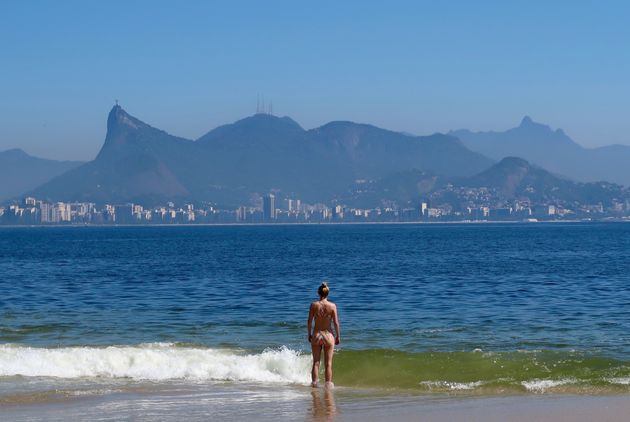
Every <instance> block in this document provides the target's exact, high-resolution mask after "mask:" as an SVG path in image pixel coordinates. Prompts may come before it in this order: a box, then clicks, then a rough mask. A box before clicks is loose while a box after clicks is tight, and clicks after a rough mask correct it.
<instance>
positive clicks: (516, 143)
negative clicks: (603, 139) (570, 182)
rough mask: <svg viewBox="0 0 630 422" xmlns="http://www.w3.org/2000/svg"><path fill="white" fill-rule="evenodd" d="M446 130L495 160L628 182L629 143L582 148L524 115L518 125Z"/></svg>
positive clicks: (572, 175) (581, 178) (570, 175)
mask: <svg viewBox="0 0 630 422" xmlns="http://www.w3.org/2000/svg"><path fill="white" fill-rule="evenodd" d="M449 134H451V135H453V136H456V137H457V138H459V139H461V140H462V142H464V144H465V145H466V146H467V147H468V148H470V149H471V150H473V151H477V152H480V153H482V154H483V155H485V156H487V157H490V158H492V159H495V160H500V159H502V158H504V157H510V156H513V157H521V158H524V159H526V160H528V161H530V162H532V163H534V164H537V165H539V166H542V167H543V168H545V169H547V170H549V171H551V172H554V173H557V174H560V175H563V176H566V177H568V178H571V179H574V180H578V181H582V182H593V181H600V180H606V181H610V182H615V183H621V184H623V185H630V146H626V145H609V146H604V147H599V148H584V147H582V146H581V145H579V144H577V143H576V142H575V141H573V140H572V139H571V138H570V137H568V136H567V135H566V134H565V133H564V131H562V129H557V130H552V129H551V128H550V127H549V126H547V125H543V124H540V123H536V122H534V121H533V120H532V119H531V118H529V117H527V116H526V117H524V118H523V120H522V121H521V124H520V125H519V126H518V127H515V128H513V129H509V130H506V131H504V132H471V131H469V130H466V129H462V130H456V131H451V132H449Z"/></svg>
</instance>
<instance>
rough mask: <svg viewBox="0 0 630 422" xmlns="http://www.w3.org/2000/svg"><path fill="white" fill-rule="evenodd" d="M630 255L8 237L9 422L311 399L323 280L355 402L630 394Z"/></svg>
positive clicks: (574, 240)
mask: <svg viewBox="0 0 630 422" xmlns="http://www.w3.org/2000/svg"><path fill="white" fill-rule="evenodd" d="M629 252H630V225H629V224H624V223H600V224H597V223H580V224H578V223H566V224H563V223H549V224H540V223H539V224H435V225H433V224H420V225H289V226H275V225H270V226H214V227H212V226H180V227H102V228H101V227H49V228H3V229H0V292H1V294H0V405H2V403H4V404H5V405H6V404H10V403H23V402H29V403H30V402H37V401H38V400H53V401H54V400H56V399H58V398H60V397H63V398H67V397H78V396H83V395H86V396H92V395H103V394H104V395H107V394H118V393H121V394H135V393H138V394H140V393H139V392H142V394H147V392H150V394H156V392H158V391H162V390H164V389H166V390H168V391H169V392H172V391H180V390H181V389H183V390H182V391H188V392H190V391H196V392H197V393H199V392H200V391H203V392H204V394H213V393H212V392H214V393H215V394H219V392H220V391H225V389H228V390H231V389H238V388H241V387H243V386H246V387H243V388H242V389H241V391H245V390H247V391H250V389H251V388H254V389H263V390H264V389H267V388H271V389H272V390H270V391H273V392H274V393H273V394H272V396H273V397H275V396H274V394H276V395H277V394H279V393H278V392H279V391H284V393H283V394H289V395H291V394H298V395H300V394H307V392H308V389H306V390H304V388H306V387H304V386H305V385H307V384H308V383H309V381H310V376H309V368H310V355H309V353H310V346H309V344H308V343H307V341H306V340H307V332H306V319H307V312H308V306H309V303H310V302H311V301H312V300H315V299H316V290H317V287H318V286H319V284H320V283H321V281H323V280H327V281H328V282H329V285H330V287H331V294H330V300H332V301H334V302H335V303H337V305H338V308H339V315H340V318H341V327H342V343H341V345H340V346H339V347H338V351H337V353H336V356H335V383H336V384H337V386H338V387H341V388H342V389H343V388H353V389H372V390H376V391H414V392H418V393H421V394H424V393H426V394H438V395H439V394H444V393H448V394H452V393H454V392H457V393H461V394H477V393H481V394H490V395H502V394H514V393H517V394H518V393H532V394H541V393H542V394H552V393H555V392H574V393H589V394H593V393H611V392H624V393H625V392H630V272H629V270H630V253H629ZM200 386H201V387H200ZM239 386H240V387H239ZM199 388H201V390H199ZM190 389H192V390H190ZM264 391H267V392H269V390H264ZM353 391H358V390H353ZM169 394H170V393H169ZM151 397H154V396H151ZM274 400H275V399H274ZM322 400H323V399H322Z"/></svg>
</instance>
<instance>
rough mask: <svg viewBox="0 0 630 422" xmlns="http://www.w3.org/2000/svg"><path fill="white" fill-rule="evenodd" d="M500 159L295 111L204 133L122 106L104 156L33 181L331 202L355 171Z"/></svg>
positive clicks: (76, 189) (467, 169)
mask: <svg viewBox="0 0 630 422" xmlns="http://www.w3.org/2000/svg"><path fill="white" fill-rule="evenodd" d="M491 164H492V161H491V160H490V159H488V158H486V157H484V156H483V155H481V154H479V153H476V152H472V151H470V150H469V149H468V148H466V147H465V146H464V145H463V144H462V142H461V141H460V140H458V139H457V138H455V137H453V136H449V135H442V134H435V135H431V136H410V135H406V134H402V133H399V132H393V131H389V130H385V129H380V128H377V127H375V126H371V125H365V124H357V123H352V122H331V123H328V124H326V125H324V126H321V127H319V128H316V129H311V130H305V129H303V128H302V127H301V126H300V125H299V124H298V123H296V122H295V121H294V120H292V119H290V118H288V117H276V116H272V115H269V114H256V115H253V116H250V117H247V118H245V119H242V120H239V121H237V122H235V123H232V124H228V125H224V126H220V127H218V128H216V129H214V130H212V131H210V132H208V133H207V134H205V135H203V136H202V137H200V138H199V139H197V140H196V141H192V140H188V139H184V138H180V137H177V136H173V135H170V134H168V133H166V132H164V131H162V130H159V129H156V128H154V127H152V126H150V125H148V124H146V123H144V122H142V121H140V120H139V119H137V118H135V117H133V116H131V115H129V114H128V113H127V112H126V111H124V110H123V109H122V108H121V107H120V106H115V107H114V108H113V109H112V110H111V112H110V113H109V116H108V119H107V135H106V137H105V142H104V144H103V147H102V148H101V150H100V152H99V153H98V155H97V157H96V158H95V159H94V160H93V161H90V162H88V163H85V164H83V165H81V166H79V167H77V168H75V169H72V170H70V171H68V172H67V173H65V174H63V175H61V176H58V177H56V178H54V179H52V180H51V181H49V182H48V183H45V184H43V185H42V186H40V187H38V188H37V189H35V190H34V191H33V192H32V194H33V195H35V196H36V197H40V198H54V199H55V200H64V201H75V200H78V201H92V202H97V203H102V202H110V203H112V202H113V203H117V202H139V203H144V204H156V203H160V202H162V203H163V202H164V201H166V200H197V201H208V200H210V201H213V202H216V203H218V204H221V205H226V206H234V205H239V204H244V203H248V202H249V201H250V199H251V198H252V196H255V195H260V194H264V193H267V192H269V191H280V192H282V193H283V194H284V195H292V196H296V197H299V198H302V199H304V200H307V201H326V200H329V199H331V198H332V197H333V196H335V195H337V194H340V193H343V192H345V191H346V190H347V188H348V186H350V185H351V184H352V183H354V182H355V181H356V180H357V179H369V180H371V179H379V178H382V177H385V176H386V175H387V174H390V173H392V172H397V171H403V170H407V169H411V168H422V169H426V170H427V171H431V172H433V173H436V174H444V175H448V176H465V175H472V174H475V173H478V172H479V171H481V170H483V169H485V168H487V167H488V166H489V165H491Z"/></svg>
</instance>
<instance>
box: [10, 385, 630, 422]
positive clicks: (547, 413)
mask: <svg viewBox="0 0 630 422" xmlns="http://www.w3.org/2000/svg"><path fill="white" fill-rule="evenodd" d="M44 396H45V395H42V397H44ZM628 415H630V396H625V395H618V396H610V395H608V396H578V395H521V396H494V397H471V396H468V397H466V396H464V397H462V396H457V397H454V396H449V395H442V394H439V395H405V394H399V393H382V392H381V393H379V392H374V391H363V390H355V389H345V388H337V389H336V390H334V391H327V390H325V389H323V388H319V389H311V388H309V387H301V386H300V387H296V386H293V387H278V386H275V387H274V386H271V387H267V386H261V385H235V384H230V383H225V384H214V385H207V384H204V385H198V386H190V385H187V386H184V385H182V386H176V385H173V386H170V387H169V388H164V386H163V385H162V386H161V387H160V389H159V390H154V389H152V388H150V386H147V389H146V390H145V391H142V389H138V388H134V390H133V391H121V390H119V391H116V392H111V393H102V390H95V391H94V392H93V393H86V392H80V391H77V394H74V393H73V392H72V391H66V392H56V393H55V394H51V395H50V400H42V401H36V402H33V401H31V400H27V401H21V400H19V398H18V397H16V400H15V401H14V402H13V403H7V402H6V401H5V402H3V403H1V404H0V419H1V420H7V421H35V420H46V421H66V420H78V421H88V420H89V421H118V420H141V421H142V420H160V421H180V420H186V421H197V420H199V421H201V420H204V421H205V420H222V421H237V420H257V421H271V420H292V421H293V420H303V421H319V420H323V421H382V420H386V421H388V422H397V421H436V422H446V421H472V422H475V421H479V422H481V421H483V422H495V421H496V422H498V421H515V422H521V421H523V422H525V421H527V422H531V421H537V422H547V421H554V422H555V421H575V422H581V421H584V422H586V421H589V422H590V421H626V420H628Z"/></svg>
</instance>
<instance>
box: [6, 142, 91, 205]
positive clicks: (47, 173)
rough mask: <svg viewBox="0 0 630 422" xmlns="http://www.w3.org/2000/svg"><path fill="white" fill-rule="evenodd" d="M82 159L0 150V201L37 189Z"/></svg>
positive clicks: (76, 164)
mask: <svg viewBox="0 0 630 422" xmlns="http://www.w3.org/2000/svg"><path fill="white" fill-rule="evenodd" d="M81 164H83V163H82V162H80V161H55V160H46V159H43V158H37V157H33V156H30V155H28V154H27V153H26V152H24V151H22V150H21V149H17V148H16V149H9V150H6V151H2V152H0V201H2V200H4V199H9V198H12V197H15V196H17V195H21V194H23V193H24V192H27V191H29V190H32V189H35V188H36V187H37V186H39V185H41V184H42V183H45V182H47V181H49V180H50V179H52V178H53V177H55V176H59V175H60V174H62V173H65V172H66V171H68V170H71V169H73V168H75V167H78V166H80V165H81Z"/></svg>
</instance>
